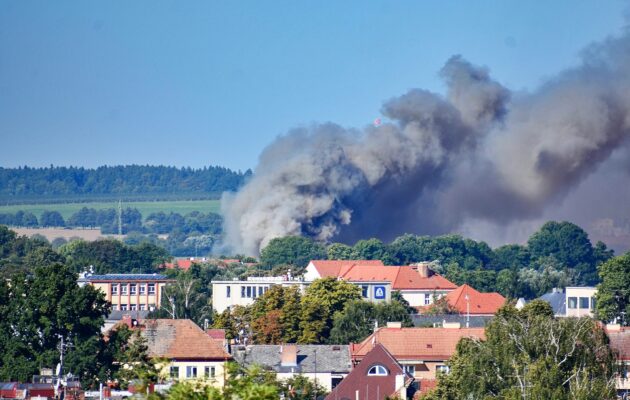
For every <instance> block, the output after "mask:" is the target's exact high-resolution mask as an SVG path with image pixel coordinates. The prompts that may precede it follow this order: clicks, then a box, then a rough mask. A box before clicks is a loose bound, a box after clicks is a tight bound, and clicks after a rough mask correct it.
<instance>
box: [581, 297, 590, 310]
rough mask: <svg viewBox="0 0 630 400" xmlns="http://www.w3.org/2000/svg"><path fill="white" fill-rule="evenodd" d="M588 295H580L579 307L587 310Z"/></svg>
mask: <svg viewBox="0 0 630 400" xmlns="http://www.w3.org/2000/svg"><path fill="white" fill-rule="evenodd" d="M588 300H589V298H588V297H580V308H582V309H585V310H588Z"/></svg>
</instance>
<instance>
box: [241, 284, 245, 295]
mask: <svg viewBox="0 0 630 400" xmlns="http://www.w3.org/2000/svg"><path fill="white" fill-rule="evenodd" d="M241 297H245V286H241Z"/></svg>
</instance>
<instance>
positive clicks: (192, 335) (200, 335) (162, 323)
mask: <svg viewBox="0 0 630 400" xmlns="http://www.w3.org/2000/svg"><path fill="white" fill-rule="evenodd" d="M142 336H143V337H145V338H146V339H147V346H148V347H149V355H150V356H151V357H165V358H169V359H196V360H227V359H229V358H232V357H231V356H230V355H229V354H228V353H226V352H225V350H223V348H222V347H221V345H220V344H218V343H217V341H216V340H214V339H212V338H211V337H210V336H209V335H208V334H207V333H206V332H204V331H203V329H201V328H200V327H198V326H197V325H196V324H195V323H194V322H193V321H191V320H189V319H155V320H145V321H144V325H143V326H142Z"/></svg>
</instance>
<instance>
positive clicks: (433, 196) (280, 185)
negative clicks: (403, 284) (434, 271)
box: [222, 36, 630, 254]
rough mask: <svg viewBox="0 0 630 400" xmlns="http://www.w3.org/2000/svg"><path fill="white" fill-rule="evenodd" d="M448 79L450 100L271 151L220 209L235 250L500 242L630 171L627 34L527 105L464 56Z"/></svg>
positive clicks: (295, 137)
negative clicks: (402, 241) (406, 239)
mask: <svg viewBox="0 0 630 400" xmlns="http://www.w3.org/2000/svg"><path fill="white" fill-rule="evenodd" d="M440 76H441V77H442V79H443V80H444V82H445V83H446V85H447V88H448V90H447V93H446V95H445V96H443V95H440V94H436V93H431V92H428V91H426V90H421V89H412V90H410V91H408V92H407V93H405V94H403V95H401V96H398V97H395V98H392V99H390V100H388V101H386V102H385V103H384V105H383V108H382V113H383V115H384V116H385V117H386V121H387V122H386V123H384V124H383V125H381V126H368V127H366V128H364V129H361V130H354V129H345V128H343V127H341V126H339V125H336V124H333V123H325V124H316V125H312V126H309V127H303V128H298V129H294V130H292V131H290V132H288V133H287V134H286V135H283V136H281V137H279V138H278V139H277V140H276V141H274V142H273V143H272V144H270V145H269V146H268V147H267V148H266V149H265V150H264V151H263V153H262V154H261V156H260V160H259V164H258V166H257V168H256V170H255V173H254V176H253V178H252V179H251V181H249V182H248V183H247V184H246V185H245V186H244V187H243V188H242V189H241V190H240V191H239V192H237V193H235V194H225V195H224V197H223V199H222V211H223V213H224V217H225V235H226V236H225V244H226V245H227V246H229V247H230V248H231V249H232V250H233V251H240V252H244V253H247V254H257V253H258V252H259V251H260V250H261V249H262V248H263V247H264V246H265V245H266V244H267V243H269V241H270V240H271V239H273V238H276V237H281V236H287V235H306V236H309V237H312V238H314V239H316V240H320V241H332V240H335V241H345V242H352V241H354V240H357V239H361V238H367V237H379V238H381V239H383V240H389V239H392V238H393V237H395V236H398V235H400V234H403V233H407V232H411V233H422V234H439V233H447V232H452V231H460V232H466V233H468V234H471V235H472V236H477V237H479V238H481V239H484V238H490V239H491V242H501V241H505V240H510V236H511V235H510V234H509V233H508V232H510V231H514V232H516V231H519V229H520V231H522V229H521V228H519V227H522V226H525V225H526V224H527V223H528V222H531V221H537V220H539V219H540V218H542V217H546V216H550V215H551V216H553V212H551V213H550V210H554V209H557V210H562V212H561V213H560V214H562V215H568V216H569V217H570V216H571V210H566V209H564V210H563V204H565V200H566V199H567V197H570V196H571V193H572V192H575V191H576V190H577V189H578V188H580V185H581V184H582V183H583V182H585V181H589V180H588V179H586V178H588V177H589V176H591V175H593V174H594V173H596V172H597V171H598V169H600V168H601V167H602V165H604V166H605V164H606V162H607V161H608V160H609V159H611V158H612V157H611V155H612V154H613V152H615V157H614V158H615V159H616V160H617V161H615V162H616V163H617V164H618V165H630V164H629V163H628V159H629V157H628V148H629V146H628V145H627V142H628V137H629V136H630V40H629V38H628V36H623V37H621V38H615V39H609V40H607V41H606V42H604V43H600V44H597V45H593V46H591V47H590V48H588V49H587V50H585V52H584V54H583V60H582V63H581V65H580V66H578V67H576V68H573V69H570V70H566V71H563V72H562V73H560V74H558V75H557V76H556V77H555V78H554V79H553V80H550V81H549V82H547V83H546V84H544V85H543V86H542V87H540V88H539V89H538V90H536V91H534V92H531V93H512V92H511V91H510V90H508V89H507V88H505V87H503V86H502V85H501V84H499V83H498V82H496V81H495V80H493V79H492V78H491V76H490V73H489V71H488V69H487V68H485V67H480V66H476V65H473V64H471V63H470V62H468V61H466V60H464V59H463V58H462V57H460V56H454V57H452V58H451V59H450V60H448V61H447V62H446V64H445V65H444V67H443V68H442V70H441V71H440ZM619 160H621V161H619ZM625 173H626V175H624V176H625V177H626V178H627V173H628V171H627V170H626V172H625ZM601 179H602V180H604V181H605V180H606V177H605V176H603V177H602V178H601ZM598 184H599V185H601V181H599V183H598ZM581 190H582V191H583V190H584V189H581ZM566 203H568V204H577V203H575V202H573V203H571V202H570V201H568V202H566ZM605 203H606V200H605V199H602V201H601V202H600V204H598V205H597V206H601V205H602V204H604V205H605ZM577 208H579V207H577ZM575 212H576V213H579V212H580V210H579V209H576V210H575ZM510 226H512V228H510ZM493 227H494V228H493ZM493 229H494V232H495V233H496V232H500V233H499V234H498V235H496V234H493V233H492V232H493ZM520 231H519V232H520ZM480 236H481V237H480ZM493 236H502V237H500V238H496V237H493Z"/></svg>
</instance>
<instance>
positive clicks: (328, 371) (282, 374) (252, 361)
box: [232, 344, 351, 391]
mask: <svg viewBox="0 0 630 400" xmlns="http://www.w3.org/2000/svg"><path fill="white" fill-rule="evenodd" d="M232 356H233V357H234V360H235V361H236V362H238V363H239V364H241V365H243V366H251V365H259V366H261V367H263V368H264V369H266V370H270V371H274V372H275V373H276V377H277V378H278V379H279V380H286V379H289V378H291V377H293V376H295V375H303V376H305V377H306V378H308V379H310V380H312V381H314V382H317V383H318V384H319V385H321V386H323V387H324V388H326V390H327V391H331V390H332V389H333V388H334V387H335V386H337V384H338V383H339V382H341V380H342V379H343V378H344V377H345V376H347V375H348V373H350V367H351V365H350V351H349V346H347V345H346V346H341V345H296V344H284V345H249V346H241V345H236V346H232Z"/></svg>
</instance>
